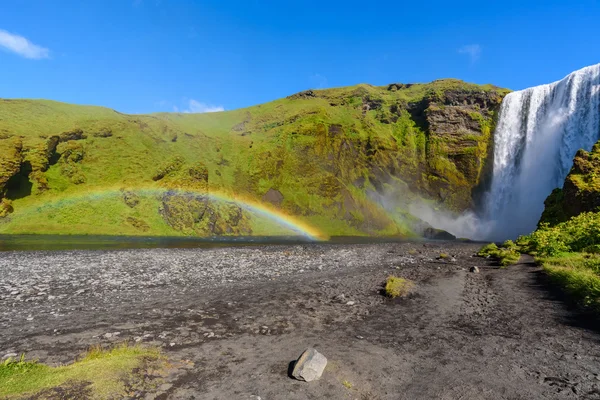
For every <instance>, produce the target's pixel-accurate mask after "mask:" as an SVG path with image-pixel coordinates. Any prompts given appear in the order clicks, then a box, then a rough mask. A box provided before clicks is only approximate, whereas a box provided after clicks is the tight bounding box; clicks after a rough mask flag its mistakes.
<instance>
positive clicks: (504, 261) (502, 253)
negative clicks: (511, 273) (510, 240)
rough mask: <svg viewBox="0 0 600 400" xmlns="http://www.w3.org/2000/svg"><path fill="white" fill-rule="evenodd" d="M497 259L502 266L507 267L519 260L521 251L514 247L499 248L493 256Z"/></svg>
mask: <svg viewBox="0 0 600 400" xmlns="http://www.w3.org/2000/svg"><path fill="white" fill-rule="evenodd" d="M495 257H496V258H497V259H498V263H499V264H500V265H501V266H502V267H508V266H509V265H513V264H516V263H518V262H519V259H520V258H521V253H520V252H519V251H518V249H517V248H516V247H515V248H513V249H500V250H498V253H497V254H496V256H495Z"/></svg>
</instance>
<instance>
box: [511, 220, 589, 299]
mask: <svg viewBox="0 0 600 400" xmlns="http://www.w3.org/2000/svg"><path fill="white" fill-rule="evenodd" d="M517 244H518V245H519V246H520V248H521V249H522V250H523V251H526V252H528V253H530V254H533V255H534V256H535V257H536V260H537V261H538V262H539V263H540V264H541V265H542V266H543V268H544V271H546V273H547V274H548V276H549V277H550V278H551V280H552V281H554V282H555V283H556V284H558V285H559V286H561V287H562V288H563V289H564V290H565V291H566V292H568V293H569V294H570V295H571V296H572V297H573V298H574V299H575V300H577V301H578V302H580V304H582V305H584V306H589V307H592V308H599V307H600V255H599V253H600V213H593V212H585V213H582V214H580V215H578V216H576V217H573V218H571V219H569V220H568V221H566V222H561V223H559V224H557V225H554V226H550V225H549V224H548V223H541V224H540V227H539V228H538V229H537V230H536V231H535V232H533V233H532V234H531V235H528V236H523V237H520V238H519V239H518V240H517Z"/></svg>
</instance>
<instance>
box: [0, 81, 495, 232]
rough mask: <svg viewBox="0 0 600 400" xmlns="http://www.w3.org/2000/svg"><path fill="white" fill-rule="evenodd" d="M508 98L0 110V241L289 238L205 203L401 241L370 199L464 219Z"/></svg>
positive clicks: (462, 94) (409, 96) (475, 92)
mask: <svg viewBox="0 0 600 400" xmlns="http://www.w3.org/2000/svg"><path fill="white" fill-rule="evenodd" d="M506 92H507V91H506V90H503V89H498V88H496V87H493V86H489V85H488V86H478V85H472V84H467V83H464V82H461V81H457V80H440V81H435V82H432V83H430V84H415V85H403V84H393V85H389V86H386V87H375V86H370V85H358V86H354V87H346V88H337V89H328V90H320V91H307V92H302V93H298V94H296V95H293V96H290V97H288V98H285V99H280V100H277V101H274V102H271V103H267V104H262V105H259V106H255V107H250V108H247V109H240V110H234V111H228V112H222V113H214V114H177V113H159V114H151V115H125V114H121V113H118V112H116V111H113V110H110V109H106V108H102V107H88V106H75V105H69V104H64V103H57V102H52V101H46V100H0V149H1V153H0V198H2V203H0V215H3V216H4V217H3V218H1V219H0V233H85V234H130V235H141V234H144V235H200V236H210V235H223V234H224V235H246V234H258V235H269V234H286V233H288V234H289V233H290V232H289V230H287V228H283V227H281V226H280V225H279V224H277V222H276V221H275V222H274V221H269V220H268V219H267V220H266V219H264V218H260V217H258V216H257V215H254V214H252V213H249V212H248V211H247V210H246V209H244V208H243V207H240V204H239V203H236V202H215V201H214V200H213V199H211V197H210V196H208V195H209V194H210V193H214V192H218V193H221V194H224V196H225V197H243V198H247V199H252V200H253V201H255V202H258V203H263V204H269V205H270V207H272V208H273V209H277V210H280V211H281V212H283V213H285V214H288V215H292V216H294V217H295V218H296V219H297V220H301V221H302V222H303V223H305V224H307V225H311V226H313V227H315V228H316V229H317V230H320V231H321V232H323V233H325V234H327V235H365V234H368V235H410V234H411V233H412V232H411V225H410V224H411V222H410V221H412V220H411V218H410V216H408V215H405V216H404V217H403V218H399V217H398V216H394V215H390V213H389V212H385V211H384V210H383V208H381V207H380V206H378V205H377V204H375V203H373V201H371V200H370V196H369V193H378V194H383V195H386V196H390V195H391V196H392V197H394V196H396V197H398V199H399V201H404V202H406V201H409V200H411V199H414V198H417V197H422V198H424V199H429V200H432V201H436V202H439V203H441V204H442V205H443V206H444V207H446V208H448V209H450V210H454V211H461V210H464V209H467V208H470V207H472V206H473V201H474V200H473V199H474V197H473V193H475V192H477V188H478V187H480V186H481V184H482V183H484V181H485V179H484V176H485V171H486V165H487V164H486V161H487V160H488V158H489V155H490V151H489V149H490V142H491V132H492V129H493V123H494V117H495V113H496V112H497V110H498V108H499V105H500V103H501V100H502V97H503V96H504V95H505V94H506ZM140 188H144V189H148V188H151V189H153V190H155V191H161V190H162V192H160V193H159V194H154V195H145V194H141V193H140V192H139V189H140ZM174 189H177V190H179V192H177V193H174V192H172V190H174ZM170 191H171V192H170ZM181 191H184V192H186V193H187V194H181ZM115 192H118V193H120V194H119V195H114V193H115ZM106 193H112V194H111V195H107V194H106ZM132 196H133V197H136V196H137V198H138V199H137V202H135V201H134V202H133V203H135V204H133V205H132V202H131V201H130V200H131V198H132ZM182 196H183V197H182ZM74 199H77V200H74ZM2 210H4V211H2Z"/></svg>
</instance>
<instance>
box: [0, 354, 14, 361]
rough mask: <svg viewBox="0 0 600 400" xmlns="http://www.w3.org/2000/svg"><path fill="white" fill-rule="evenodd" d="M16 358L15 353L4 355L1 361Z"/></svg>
mask: <svg viewBox="0 0 600 400" xmlns="http://www.w3.org/2000/svg"><path fill="white" fill-rule="evenodd" d="M17 356H18V354H17V353H6V354H5V355H4V356H2V359H3V360H6V359H8V358H15V357H17Z"/></svg>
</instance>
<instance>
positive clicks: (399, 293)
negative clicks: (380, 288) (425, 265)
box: [384, 276, 415, 299]
mask: <svg viewBox="0 0 600 400" xmlns="http://www.w3.org/2000/svg"><path fill="white" fill-rule="evenodd" d="M414 286H415V284H414V283H413V282H412V281H410V280H408V279H405V278H400V277H397V276H390V277H388V278H387V279H386V281H385V288H384V291H385V295H386V296H387V297H390V298H392V299H395V298H396V297H404V296H406V295H408V294H409V293H410V292H411V291H412V289H413V288H414Z"/></svg>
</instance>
